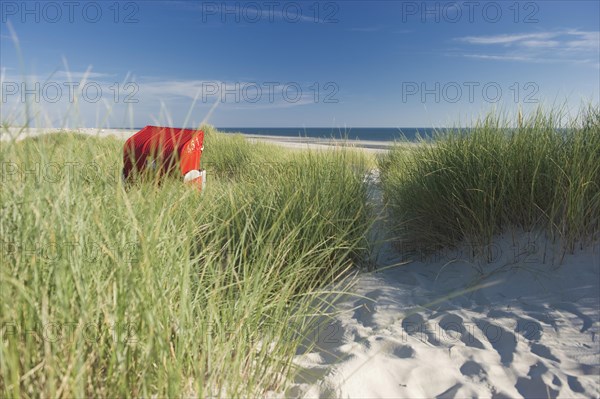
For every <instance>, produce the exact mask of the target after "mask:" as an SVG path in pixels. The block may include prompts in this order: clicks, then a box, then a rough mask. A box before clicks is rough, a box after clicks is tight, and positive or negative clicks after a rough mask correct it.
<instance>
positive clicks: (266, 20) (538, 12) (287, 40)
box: [0, 0, 600, 128]
mask: <svg viewBox="0 0 600 399" xmlns="http://www.w3.org/2000/svg"><path fill="white" fill-rule="evenodd" d="M0 4H1V7H2V15H1V18H2V19H1V24H0V35H1V39H0V44H1V50H0V51H1V54H0V55H1V61H0V68H1V71H2V91H3V93H2V115H1V116H2V119H3V120H4V121H13V122H19V121H22V118H23V114H24V109H25V108H26V107H25V104H24V102H28V103H29V105H30V107H29V109H32V110H34V111H32V112H33V113H34V114H35V117H34V118H33V119H34V120H35V121H34V123H37V124H40V125H44V126H47V125H53V126H61V125H69V126H74V125H81V126H88V127H98V126H102V127H126V126H144V125H146V124H152V123H160V124H167V123H169V124H172V125H176V126H183V125H186V126H196V125H197V124H199V123H201V122H202V121H207V122H208V123H211V124H213V125H216V126H222V127H296V126H303V127H334V128H343V127H429V126H436V127H439V126H447V125H453V124H467V123H468V122H469V121H471V120H472V119H473V118H476V117H477V116H478V115H480V114H482V113H485V112H487V111H488V110H490V109H491V108H493V107H496V108H498V109H501V110H504V111H507V112H514V110H516V109H517V107H519V106H521V107H522V108H523V109H525V110H529V109H531V108H533V107H537V106H538V105H539V104H542V105H545V106H553V105H554V106H557V105H560V106H563V107H564V108H565V109H567V110H572V111H573V112H575V110H577V108H578V107H579V105H580V104H581V103H582V101H586V102H589V101H593V102H594V103H596V104H597V103H598V102H599V91H600V49H599V46H600V32H599V31H600V6H599V4H600V2H597V1H536V2H532V1H523V2H515V1H496V2H490V1H471V2H469V1H466V2H444V1H440V2H437V1H430V2H422V1H417V2H411V1H320V2H316V1H314V0H313V1H283V0H280V1H255V2H243V1H237V2H224V1H188V2H184V1H170V2H166V1H131V2H127V1H125V2H119V3H116V2H114V1H108V2H86V1H79V2H75V3H74V4H75V5H72V6H69V5H66V3H65V2H62V1H57V2H35V1H34V2H27V3H23V2H21V1H18V2H10V1H4V2H2V3H0ZM48 4H50V5H48ZM69 7H71V8H69ZM15 38H17V40H18V44H16V43H15ZM24 81H25V82H26V84H25V86H24V85H23V82H24ZM36 83H37V85H36ZM83 88H85V90H82V89H83ZM24 90H27V91H24ZM70 90H71V91H72V96H70V95H69V94H71V93H69V91H70ZM36 95H37V97H38V98H36ZM116 95H118V96H116ZM125 100H127V101H125Z"/></svg>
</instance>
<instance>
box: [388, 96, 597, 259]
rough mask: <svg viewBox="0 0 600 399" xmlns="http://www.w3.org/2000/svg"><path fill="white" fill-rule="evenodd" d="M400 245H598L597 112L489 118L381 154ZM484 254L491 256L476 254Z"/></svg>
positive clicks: (426, 249)
mask: <svg viewBox="0 0 600 399" xmlns="http://www.w3.org/2000/svg"><path fill="white" fill-rule="evenodd" d="M379 167H380V170H381V181H382V186H383V190H384V193H385V198H386V203H387V205H388V209H389V213H390V225H391V226H392V230H393V231H394V237H395V238H394V241H395V243H396V245H397V246H399V247H401V248H402V249H403V250H404V251H419V252H421V253H427V252H432V251H436V250H438V249H441V248H446V247H452V246H454V245H457V244H459V243H465V242H466V243H469V245H471V246H472V247H473V248H479V249H485V248H486V247H487V246H488V245H489V244H490V243H491V242H492V239H493V237H494V236H495V235H498V234H502V233H506V232H514V231H530V232H538V233H543V234H547V236H548V237H549V238H550V239H551V241H552V242H556V243H558V244H559V245H560V246H561V247H562V248H563V251H568V252H572V251H573V250H574V249H575V248H576V247H577V246H586V245H590V244H592V243H597V242H598V240H600V108H598V107H593V106H588V107H587V108H585V109H584V110H583V111H582V112H581V113H580V115H579V116H578V117H577V118H574V119H572V120H569V121H567V122H565V120H564V118H562V117H561V114H560V112H556V111H554V112H553V111H551V112H544V111H542V110H541V109H540V110H538V111H537V112H535V113H534V114H532V115H531V116H530V117H528V118H527V117H526V118H525V119H524V120H522V121H520V122H519V123H518V124H517V126H516V127H515V126H514V124H511V123H510V118H506V117H503V116H501V115H499V114H489V115H488V116H487V117H486V118H484V119H482V120H480V121H479V122H477V123H476V124H475V125H474V127H473V128H471V129H452V130H449V131H444V132H440V133H438V134H437V135H435V137H433V139H432V140H423V141H422V142H421V145H420V146H417V147H414V148H412V149H410V150H407V149H406V147H404V146H401V145H398V146H396V147H395V148H394V149H393V150H391V151H390V152H388V153H386V154H384V155H383V156H381V157H380V158H379ZM479 255H484V256H485V254H484V253H482V254H479Z"/></svg>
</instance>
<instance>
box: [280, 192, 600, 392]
mask: <svg viewBox="0 0 600 399" xmlns="http://www.w3.org/2000/svg"><path fill="white" fill-rule="evenodd" d="M375 197H376V199H377V197H379V195H378V194H377V193H376V195H375ZM377 234H379V236H380V238H382V234H383V229H381V228H378V232H377ZM488 249H489V253H490V254H491V255H490V256H491V257H490V258H489V259H490V262H489V263H487V262H481V261H478V260H477V259H476V258H474V257H473V255H472V253H473V250H474V248H472V247H469V246H468V245H465V246H463V247H462V248H458V249H456V250H453V251H448V252H444V253H437V254H435V255H432V256H425V255H423V256H421V255H419V254H416V255H415V254H413V255H406V254H405V255H402V254H401V253H400V252H399V251H397V250H395V249H393V248H392V247H391V246H390V245H389V244H387V243H384V244H382V246H381V248H380V249H379V252H378V254H377V259H376V260H377V264H378V267H379V268H380V269H384V268H385V267H386V266H390V265H394V264H400V263H405V262H409V263H406V264H405V265H401V266H396V267H393V268H390V269H387V270H383V271H381V272H373V273H368V274H363V275H360V276H359V277H358V279H357V283H356V287H355V288H354V290H353V292H354V293H355V294H356V295H357V296H351V297H347V298H346V299H344V300H343V301H342V302H341V303H339V304H338V306H339V308H340V309H341V310H342V312H341V314H339V315H337V316H335V317H334V319H333V320H329V321H324V322H323V324H322V325H320V326H319V329H318V330H319V331H318V335H317V336H318V339H317V340H316V341H315V342H316V348H315V349H314V351H312V352H311V353H302V354H299V355H298V356H297V358H296V364H297V365H298V366H300V367H301V368H302V369H303V372H302V373H300V376H299V378H298V379H297V380H296V385H295V386H293V387H292V389H291V390H289V391H288V392H287V393H286V396H302V397H343V398H454V397H456V398H464V397H481V398H484V397H486V398H489V397H492V398H518V397H525V398H548V397H552V398H555V397H563V398H577V397H580V398H592V397H594V398H597V397H600V337H599V333H600V311H599V309H600V298H599V295H600V247H599V246H596V247H594V248H590V249H588V250H580V251H577V252H576V253H574V254H563V253H562V252H561V251H560V249H559V248H558V247H557V246H556V245H552V244H551V243H550V242H549V241H548V240H546V239H545V238H544V237H536V236H534V235H533V234H526V233H519V234H517V233H515V234H512V235H505V236H501V237H497V239H496V240H495V241H494V244H493V245H492V246H490V247H489V248H488ZM563 255H564V257H563Z"/></svg>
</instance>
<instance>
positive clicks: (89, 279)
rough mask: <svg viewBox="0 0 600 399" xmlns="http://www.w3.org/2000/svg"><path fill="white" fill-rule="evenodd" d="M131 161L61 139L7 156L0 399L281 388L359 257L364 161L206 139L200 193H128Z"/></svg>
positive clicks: (8, 147)
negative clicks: (125, 169) (126, 169)
mask: <svg viewBox="0 0 600 399" xmlns="http://www.w3.org/2000/svg"><path fill="white" fill-rule="evenodd" d="M122 146H123V142H122V141H120V140H117V139H115V138H98V137H91V136H84V135H78V134H72V133H68V132H62V133H56V134H48V135H43V136H39V137H35V138H26V139H23V140H20V141H3V142H2V143H1V158H2V162H3V175H2V196H1V204H0V205H1V214H0V237H2V268H0V284H1V287H0V321H1V322H2V340H1V341H0V365H1V373H0V392H1V393H2V396H3V397H37V396H43V397H125V396H143V397H150V396H157V397H177V396H203V397H204V396H229V397H240V396H243V397H257V396H262V395H264V394H265V392H267V391H270V390H280V389H283V388H284V387H285V386H286V384H287V383H288V382H289V380H290V378H291V377H292V376H293V375H294V372H295V368H294V366H293V364H292V359H293V357H294V355H295V354H296V352H297V351H298V350H299V348H300V345H302V348H304V349H309V348H307V347H306V345H309V346H310V337H311V336H314V332H315V331H316V330H318V329H319V325H316V324H315V323H316V322H315V320H317V317H321V318H322V310H321V309H322V308H324V307H325V306H324V305H326V304H323V303H322V302H323V301H324V300H325V299H324V298H329V299H331V300H333V299H334V298H335V296H336V295H338V294H337V293H336V289H337V288H336V287H337V286H338V283H339V282H342V281H347V279H348V277H349V276H350V275H351V273H349V271H351V270H352V267H353V265H356V264H357V263H358V261H359V260H360V259H361V258H363V253H364V251H365V249H366V243H365V238H364V237H365V233H366V231H367V229H368V228H369V223H370V222H369V211H368V208H367V205H366V188H365V186H364V184H363V179H364V175H365V173H366V171H367V167H366V165H367V163H366V160H365V157H364V156H363V155H362V154H360V153H356V152H351V151H344V150H331V151H319V152H311V151H291V150H290V151H285V150H283V149H281V148H279V147H275V146H272V145H268V144H258V143H257V144H252V143H249V142H247V141H246V140H245V139H244V138H242V137H241V136H232V135H224V134H220V133H218V132H216V131H214V129H211V128H210V127H208V128H207V137H206V141H205V148H206V151H205V155H204V156H203V164H204V167H205V168H206V169H207V171H208V178H209V182H208V185H207V188H206V189H205V190H204V192H202V193H199V192H198V191H197V190H195V189H193V188H191V187H188V186H185V185H183V184H182V183H181V181H180V179H175V178H174V179H167V180H165V181H163V182H161V183H160V184H159V182H158V181H157V180H152V179H146V180H140V181H138V182H136V183H134V184H133V185H131V186H129V187H125V186H124V185H123V184H122V182H121V175H120V174H121V165H122V161H121V157H122V155H121V154H122ZM345 286H347V285H345ZM328 293H329V294H328ZM307 342H308V344H307Z"/></svg>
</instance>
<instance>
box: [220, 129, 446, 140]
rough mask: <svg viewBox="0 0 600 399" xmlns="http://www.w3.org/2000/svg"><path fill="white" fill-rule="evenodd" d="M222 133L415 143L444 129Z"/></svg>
mask: <svg viewBox="0 0 600 399" xmlns="http://www.w3.org/2000/svg"><path fill="white" fill-rule="evenodd" d="M217 129H218V130H219V131H221V132H224V133H242V134H259V135H264V136H284V137H310V138H322V139H346V140H369V141H398V140H401V141H417V140H418V139H419V138H423V139H428V138H431V137H432V136H433V134H434V132H438V133H439V132H443V131H444V130H446V129H443V128H442V129H434V128H430V127H423V128H412V127H411V128H387V127H386V128H380V127H375V128H370V127H354V128H321V127H316V128H315V127H281V128H279V127H264V128H263V127H250V128H244V127H217Z"/></svg>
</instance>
